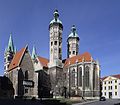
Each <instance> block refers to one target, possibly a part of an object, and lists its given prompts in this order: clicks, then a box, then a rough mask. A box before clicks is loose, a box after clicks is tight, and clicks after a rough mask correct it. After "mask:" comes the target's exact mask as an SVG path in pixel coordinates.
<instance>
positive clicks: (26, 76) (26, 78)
mask: <svg viewBox="0 0 120 105" xmlns="http://www.w3.org/2000/svg"><path fill="white" fill-rule="evenodd" d="M25 80H28V71H25Z"/></svg>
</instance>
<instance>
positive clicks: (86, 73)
mask: <svg viewBox="0 0 120 105" xmlns="http://www.w3.org/2000/svg"><path fill="white" fill-rule="evenodd" d="M85 86H86V87H89V67H88V66H86V67H85Z"/></svg>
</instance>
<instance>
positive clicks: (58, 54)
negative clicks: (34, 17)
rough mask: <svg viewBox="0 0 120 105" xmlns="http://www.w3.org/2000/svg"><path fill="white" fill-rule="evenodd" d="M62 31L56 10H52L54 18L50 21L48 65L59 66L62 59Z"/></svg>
mask: <svg viewBox="0 0 120 105" xmlns="http://www.w3.org/2000/svg"><path fill="white" fill-rule="evenodd" d="M62 31H63V25H62V22H61V21H60V20H59V13H58V10H55V11H54V19H53V20H52V21H51V22H50V25H49V32H50V43H49V45H50V62H49V66H50V67H51V66H59V65H61V61H62Z"/></svg>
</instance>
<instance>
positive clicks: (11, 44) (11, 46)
mask: <svg viewBox="0 0 120 105" xmlns="http://www.w3.org/2000/svg"><path fill="white" fill-rule="evenodd" d="M7 51H8V52H13V53H14V44H13V40H12V33H10V37H9V42H8V48H7Z"/></svg>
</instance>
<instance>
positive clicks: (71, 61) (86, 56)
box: [64, 52, 91, 67]
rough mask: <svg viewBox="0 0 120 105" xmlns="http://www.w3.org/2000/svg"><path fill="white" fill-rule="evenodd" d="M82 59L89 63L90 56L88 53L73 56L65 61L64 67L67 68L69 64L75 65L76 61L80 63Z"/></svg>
mask: <svg viewBox="0 0 120 105" xmlns="http://www.w3.org/2000/svg"><path fill="white" fill-rule="evenodd" d="M83 59H84V62H89V61H91V55H90V53H88V52H85V53H83V54H81V55H77V56H73V57H71V58H68V59H66V61H65V64H64V67H67V66H69V65H71V64H76V61H77V62H78V63H79V62H82V60H83Z"/></svg>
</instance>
